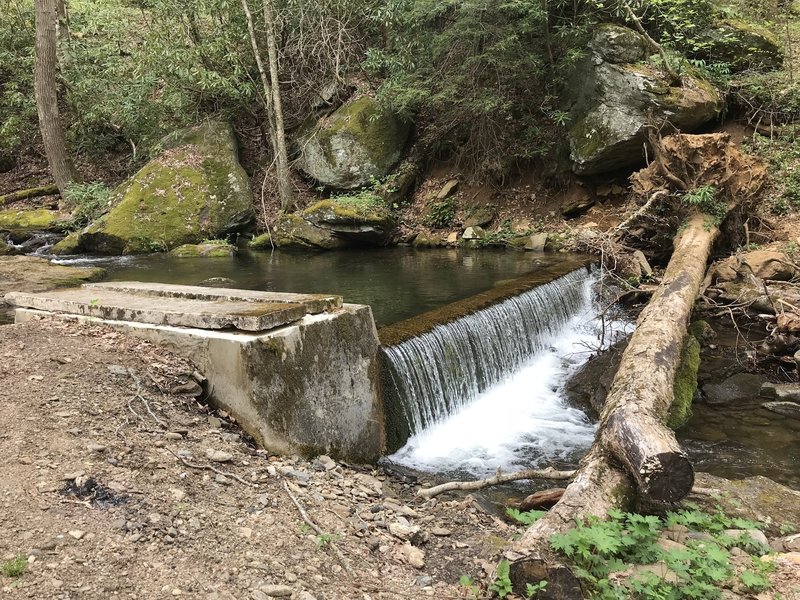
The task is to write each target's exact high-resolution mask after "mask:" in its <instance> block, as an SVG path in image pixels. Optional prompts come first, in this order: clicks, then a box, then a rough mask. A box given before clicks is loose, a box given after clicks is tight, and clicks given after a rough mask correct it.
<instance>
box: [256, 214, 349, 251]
mask: <svg viewBox="0 0 800 600" xmlns="http://www.w3.org/2000/svg"><path fill="white" fill-rule="evenodd" d="M347 245H348V243H347V241H346V240H344V239H342V238H340V237H339V236H337V235H336V234H334V233H333V232H332V231H329V230H327V229H323V228H321V227H317V226H315V225H312V224H311V223H309V222H308V221H306V220H305V219H304V218H303V217H301V216H300V215H296V214H284V215H281V216H280V217H279V218H278V222H277V223H276V224H275V228H274V229H273V230H272V231H269V232H267V233H262V234H261V235H259V236H258V237H256V238H253V240H252V241H251V242H250V247H251V248H252V249H254V250H270V249H272V248H273V247H275V248H304V249H314V250H336V249H339V248H345V247H346V246H347Z"/></svg>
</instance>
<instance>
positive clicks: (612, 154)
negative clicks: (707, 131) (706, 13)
mask: <svg viewBox="0 0 800 600" xmlns="http://www.w3.org/2000/svg"><path fill="white" fill-rule="evenodd" d="M589 49H590V52H589V54H588V56H587V57H586V59H584V61H582V63H581V65H580V66H579V67H578V68H577V70H576V72H575V74H574V81H575V85H572V86H570V89H572V90H574V92H575V96H574V97H573V99H572V109H571V117H572V123H573V125H572V127H571V128H570V130H569V133H568V136H569V144H570V158H571V159H572V168H573V170H574V171H575V173H578V174H581V175H588V174H594V173H603V172H607V171H612V170H615V169H620V168H623V167H629V166H632V165H635V164H637V163H639V162H641V161H642V160H643V154H642V143H643V141H644V136H645V127H646V126H647V124H648V123H650V122H652V121H653V120H654V119H655V121H656V122H662V121H665V120H669V121H670V122H671V123H672V124H673V125H674V126H675V127H677V128H678V129H680V130H681V131H684V132H691V131H694V130H696V129H697V128H698V127H700V126H702V125H704V124H705V123H708V122H710V121H712V120H713V119H715V118H716V117H717V116H718V115H719V113H720V111H721V109H722V106H723V101H722V97H721V95H720V93H719V92H718V91H717V90H716V89H715V88H714V86H712V85H711V84H710V83H708V82H707V81H706V80H704V79H702V78H701V77H699V76H698V75H695V74H692V73H690V72H686V73H684V75H683V77H682V82H681V85H680V87H677V86H676V87H673V86H670V82H669V81H668V80H667V79H666V77H665V76H664V74H663V73H662V72H661V71H660V70H659V69H658V68H656V67H655V66H653V65H651V64H648V63H647V62H644V61H643V59H644V58H645V55H646V52H647V50H646V44H645V42H644V40H643V38H642V37H641V36H640V35H639V34H638V33H636V32H635V31H633V30H631V29H628V28H626V27H622V26H620V25H614V24H605V25H601V26H600V27H598V28H597V32H596V34H595V36H594V38H593V39H592V41H591V42H590V44H589ZM623 59H625V61H624V62H622V61H623ZM627 59H631V60H627Z"/></svg>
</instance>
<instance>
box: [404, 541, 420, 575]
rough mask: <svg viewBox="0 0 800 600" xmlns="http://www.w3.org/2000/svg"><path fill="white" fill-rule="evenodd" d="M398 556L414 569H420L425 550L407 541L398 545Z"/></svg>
mask: <svg viewBox="0 0 800 600" xmlns="http://www.w3.org/2000/svg"><path fill="white" fill-rule="evenodd" d="M400 556H401V558H402V560H403V562H405V563H407V564H409V565H411V566H412V567H414V568H415V569H421V568H423V567H424V566H425V552H423V551H422V550H420V549H419V548H417V547H416V546H412V545H411V544H410V543H409V542H406V543H405V544H403V545H402V546H400Z"/></svg>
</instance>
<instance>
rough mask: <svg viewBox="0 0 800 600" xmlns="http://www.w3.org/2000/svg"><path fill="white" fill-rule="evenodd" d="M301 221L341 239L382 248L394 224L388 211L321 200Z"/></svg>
mask: <svg viewBox="0 0 800 600" xmlns="http://www.w3.org/2000/svg"><path fill="white" fill-rule="evenodd" d="M303 218H304V219H305V220H306V221H308V222H309V223H311V224H312V225H314V226H316V227H318V228H320V229H325V230H328V231H330V232H332V233H333V234H335V235H337V236H338V237H340V238H345V239H349V240H352V241H353V242H356V243H359V244H374V245H378V246H385V245H386V244H387V243H388V242H389V239H390V238H391V234H392V232H393V231H394V229H395V227H396V226H397V223H396V221H395V219H394V217H393V216H392V214H391V212H390V211H389V209H388V208H385V207H383V206H380V205H375V206H369V207H361V206H351V205H349V204H342V203H339V202H337V201H336V200H321V201H320V202H317V203H316V204H314V205H312V206H309V207H308V208H307V209H306V210H304V211H303Z"/></svg>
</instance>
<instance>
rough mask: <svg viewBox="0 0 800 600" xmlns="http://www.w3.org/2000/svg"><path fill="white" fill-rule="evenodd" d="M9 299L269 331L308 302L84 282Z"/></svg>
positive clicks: (179, 323)
mask: <svg viewBox="0 0 800 600" xmlns="http://www.w3.org/2000/svg"><path fill="white" fill-rule="evenodd" d="M5 301H6V303H7V304H9V305H11V306H15V307H19V308H33V309H37V310H45V311H49V312H56V313H70V314H74V315H81V316H87V317H96V318H98V319H111V320H115V321H129V322H134V323H150V324H153V325H170V326H174V327H194V328H198V329H228V328H234V329H239V330H241V331H265V330H269V329H275V328H276V327H280V326H281V325H286V324H287V323H292V322H294V321H297V320H299V319H302V318H303V317H304V316H305V315H306V311H307V307H306V306H304V305H303V304H298V303H289V302H263V301H251V302H247V301H239V300H225V299H218V300H206V299H204V300H194V299H190V298H181V297H169V296H156V295H147V294H142V295H138V294H137V295H134V294H132V293H125V292H121V291H113V290H108V289H103V288H97V287H90V286H84V287H81V288H78V289H71V290H61V291H53V292H47V293H43V294H30V293H25V292H12V293H10V294H7V295H6V297H5Z"/></svg>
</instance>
